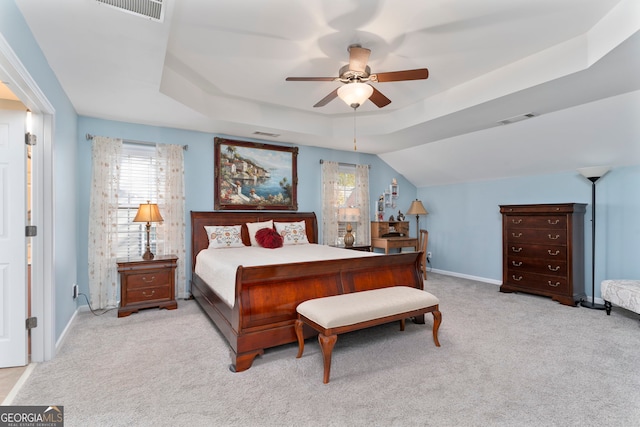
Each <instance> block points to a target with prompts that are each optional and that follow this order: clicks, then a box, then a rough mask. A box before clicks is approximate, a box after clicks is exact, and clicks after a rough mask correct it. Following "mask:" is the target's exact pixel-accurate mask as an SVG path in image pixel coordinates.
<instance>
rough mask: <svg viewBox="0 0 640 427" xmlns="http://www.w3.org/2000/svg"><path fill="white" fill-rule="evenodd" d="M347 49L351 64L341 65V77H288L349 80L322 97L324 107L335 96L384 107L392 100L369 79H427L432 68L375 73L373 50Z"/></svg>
mask: <svg viewBox="0 0 640 427" xmlns="http://www.w3.org/2000/svg"><path fill="white" fill-rule="evenodd" d="M347 50H348V51H349V64H347V65H345V66H343V67H342V68H340V71H339V72H338V74H339V75H338V77H287V78H286V81H288V82H305V81H307V82H309V81H311V82H332V81H336V82H342V83H345V85H344V86H340V87H339V88H337V89H335V90H334V91H333V92H331V93H330V94H329V95H327V96H325V97H324V98H322V99H321V100H320V101H319V102H318V103H317V104H315V105H314V107H323V106H325V105H327V104H328V103H329V102H331V101H332V100H333V99H334V98H337V97H340V98H341V99H342V100H344V101H345V102H346V103H347V105H349V106H350V107H352V108H353V109H356V108H358V107H359V106H360V105H361V104H362V103H363V102H364V101H366V100H367V99H369V101H371V102H373V103H374V104H375V105H377V106H378V108H382V107H384V106H386V105H389V104H390V103H391V100H390V99H389V98H387V97H386V96H384V95H383V94H382V93H381V92H380V91H379V90H378V89H376V88H375V87H373V86H371V85H370V84H367V83H366V82H378V83H384V82H398V81H403V80H423V79H426V78H428V77H429V70H428V69H426V68H418V69H415V70H403V71H391V72H387V73H374V74H371V69H370V68H369V66H368V65H367V62H368V61H369V55H371V50H370V49H366V48H364V47H362V46H360V45H358V44H353V45H351V46H349V48H348V49H347Z"/></svg>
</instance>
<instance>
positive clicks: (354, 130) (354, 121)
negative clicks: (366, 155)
mask: <svg viewBox="0 0 640 427" xmlns="http://www.w3.org/2000/svg"><path fill="white" fill-rule="evenodd" d="M353 151H358V148H357V147H356V109H355V108H354V109H353Z"/></svg>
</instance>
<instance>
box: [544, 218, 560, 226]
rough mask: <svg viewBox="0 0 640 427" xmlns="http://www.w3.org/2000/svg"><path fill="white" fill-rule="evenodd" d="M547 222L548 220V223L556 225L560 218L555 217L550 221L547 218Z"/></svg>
mask: <svg viewBox="0 0 640 427" xmlns="http://www.w3.org/2000/svg"><path fill="white" fill-rule="evenodd" d="M547 222H548V223H549V224H551V225H556V224H558V223H559V222H560V220H559V219H556V220H555V221H551V220H550V219H548V220H547Z"/></svg>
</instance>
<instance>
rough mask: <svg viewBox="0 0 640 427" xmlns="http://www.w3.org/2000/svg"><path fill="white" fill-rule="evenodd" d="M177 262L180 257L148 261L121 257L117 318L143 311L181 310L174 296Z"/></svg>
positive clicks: (160, 257)
mask: <svg viewBox="0 0 640 427" xmlns="http://www.w3.org/2000/svg"><path fill="white" fill-rule="evenodd" d="M177 261H178V257H176V256H175V255H159V256H156V257H155V259H152V260H148V261H147V260H143V259H141V258H136V259H129V258H118V259H117V263H118V272H119V273H120V308H119V309H118V317H125V316H128V315H130V314H131V313H137V312H138V310H140V309H143V308H150V307H158V308H166V309H167V310H174V309H176V308H178V303H177V302H176V300H175V297H174V292H175V275H176V267H177Z"/></svg>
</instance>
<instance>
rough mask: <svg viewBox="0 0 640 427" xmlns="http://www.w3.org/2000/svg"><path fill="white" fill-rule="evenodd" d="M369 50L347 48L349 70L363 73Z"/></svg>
mask: <svg viewBox="0 0 640 427" xmlns="http://www.w3.org/2000/svg"><path fill="white" fill-rule="evenodd" d="M369 55H371V50H369V49H366V48H364V47H360V46H349V70H351V71H357V72H359V73H364V72H365V70H366V68H367V62H369Z"/></svg>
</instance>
